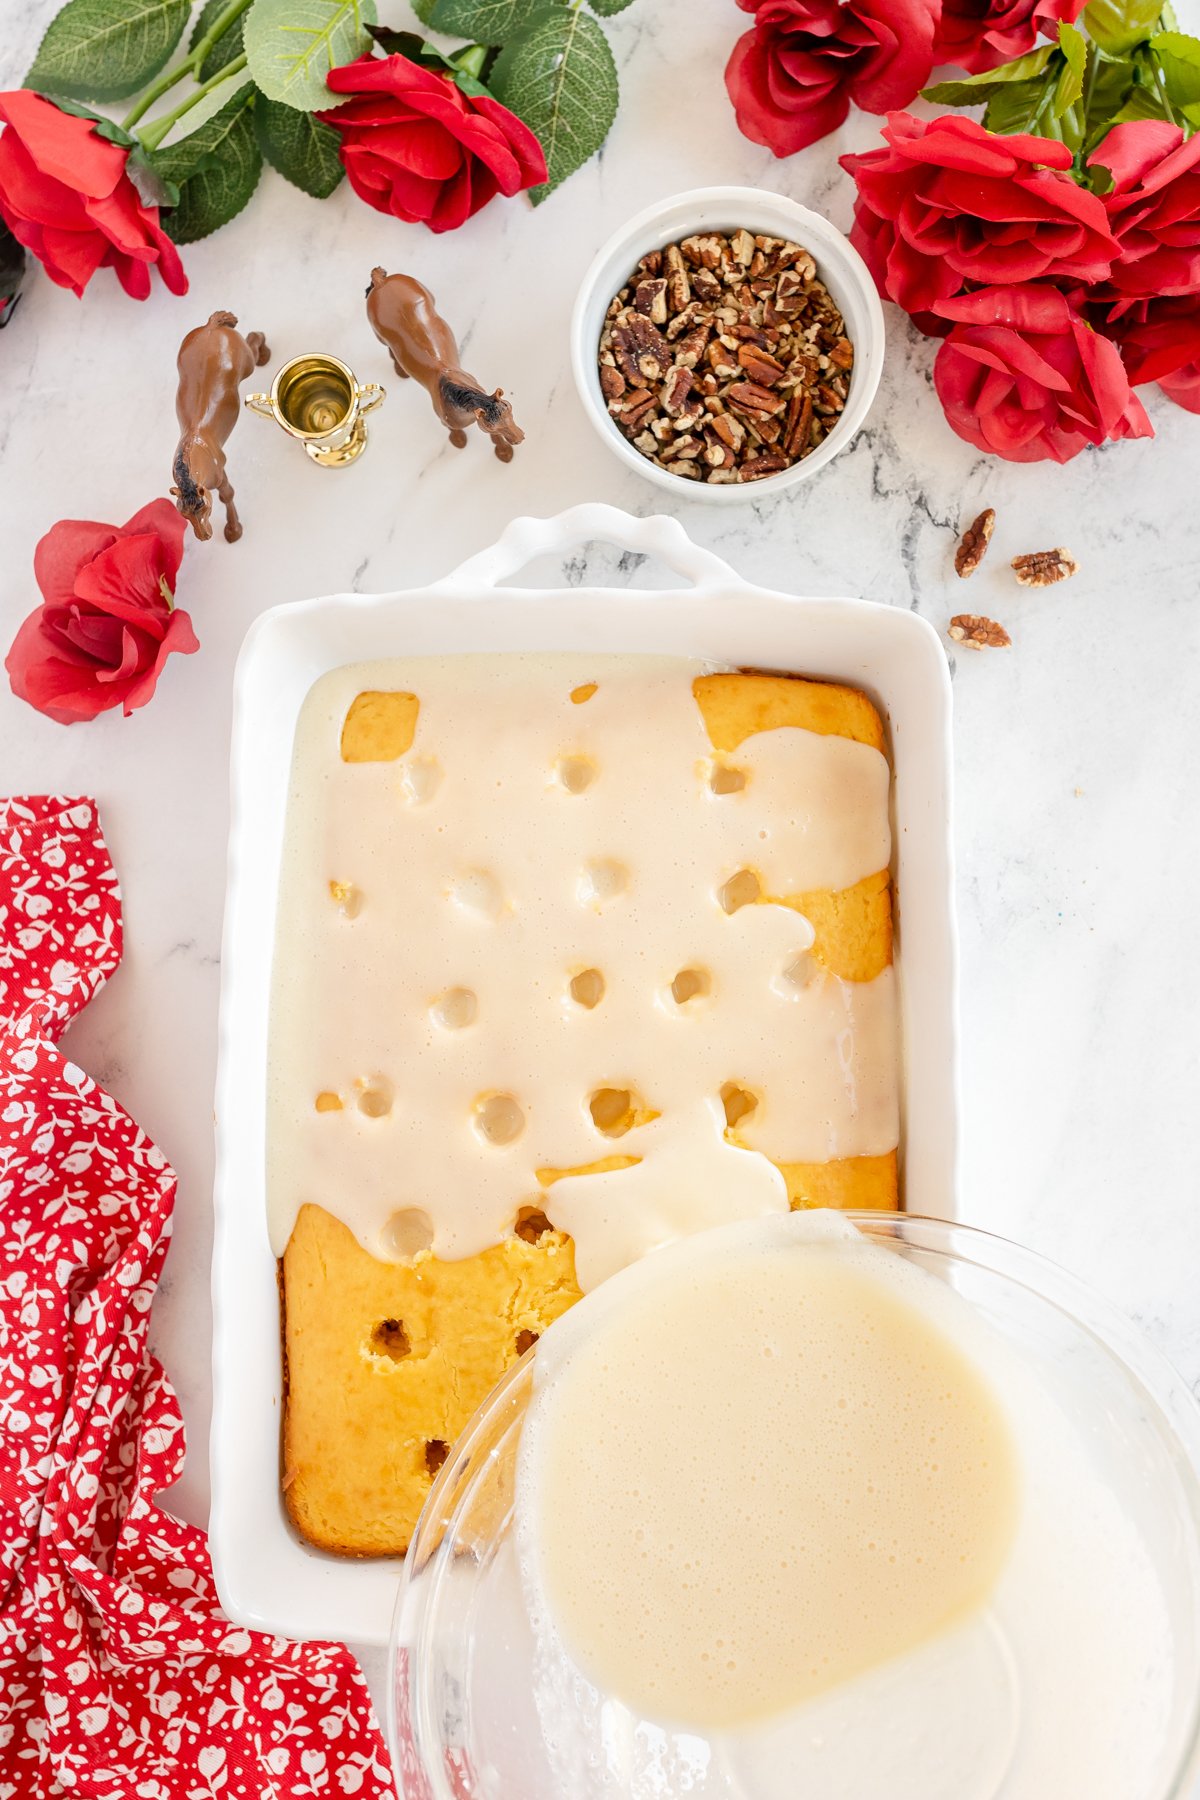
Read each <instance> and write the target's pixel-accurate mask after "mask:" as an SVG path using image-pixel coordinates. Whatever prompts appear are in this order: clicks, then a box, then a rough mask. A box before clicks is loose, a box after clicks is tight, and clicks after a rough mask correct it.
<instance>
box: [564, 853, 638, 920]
mask: <svg viewBox="0 0 1200 1800" xmlns="http://www.w3.org/2000/svg"><path fill="white" fill-rule="evenodd" d="M628 886H629V870H628V869H627V868H626V867H625V864H624V863H623V862H617V860H616V859H615V858H614V857H606V856H602V857H597V858H596V859H595V860H594V861H592V862H589V863H585V864H584V866H583V870H582V872H581V873H580V876H579V879H578V881H577V882H576V884H575V893H576V896H577V898H578V900H579V904H580V905H581V906H594V907H595V908H596V909H597V910H599V908H600V907H602V906H607V905H608V904H609V902H610V901H612V900H619V899H620V897H621V895H622V894H623V893H624V892H625V890H626V888H627V887H628Z"/></svg>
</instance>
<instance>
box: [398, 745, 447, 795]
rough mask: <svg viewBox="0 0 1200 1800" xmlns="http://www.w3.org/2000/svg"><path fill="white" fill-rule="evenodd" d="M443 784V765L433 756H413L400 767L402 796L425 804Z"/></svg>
mask: <svg viewBox="0 0 1200 1800" xmlns="http://www.w3.org/2000/svg"><path fill="white" fill-rule="evenodd" d="M441 785H442V765H441V764H440V763H439V762H437V761H436V760H435V758H434V757H432V756H412V757H409V759H408V761H407V762H405V763H403V764H402V765H401V768H400V798H401V799H402V800H404V801H406V802H407V804H408V805H409V806H424V805H425V804H426V803H427V802H428V801H430V800H432V799H433V796H434V795H435V794H436V793H437V791H438V789H439V788H440V787H441Z"/></svg>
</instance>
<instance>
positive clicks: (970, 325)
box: [933, 286, 1154, 463]
mask: <svg viewBox="0 0 1200 1800" xmlns="http://www.w3.org/2000/svg"><path fill="white" fill-rule="evenodd" d="M943 310H944V312H945V314H946V316H947V317H948V318H951V319H954V320H957V321H959V323H957V324H956V325H955V327H954V329H953V331H952V332H951V333H950V336H949V337H948V338H947V339H946V341H945V343H944V344H943V345H942V346H941V349H940V350H939V351H938V353H937V360H936V362H935V364H934V370H933V382H934V386H935V387H936V389H937V394H938V399H939V400H940V401H941V403H942V406H943V408H944V410H945V413H946V418H947V420H948V421H949V423H950V426H951V429H952V430H954V431H956V432H957V433H958V435H959V437H961V438H966V440H967V442H968V443H969V444H974V445H976V446H977V448H978V449H980V450H986V451H989V452H991V453H992V454H993V455H996V456H1003V457H1006V458H1007V459H1008V461H1009V462H1043V461H1045V460H1046V459H1050V460H1052V461H1054V462H1060V463H1061V462H1069V461H1070V459H1071V457H1073V456H1077V455H1078V454H1079V452H1080V451H1081V450H1082V449H1083V447H1084V445H1085V444H1103V443H1106V442H1107V441H1108V440H1110V439H1112V438H1127V437H1152V436H1153V435H1154V434H1153V430H1152V428H1151V425H1150V421H1149V419H1148V418H1147V417H1146V413H1145V410H1144V408H1143V406H1142V403H1141V401H1140V400H1139V399H1137V397H1136V396H1135V395H1134V394H1133V393H1132V392H1131V391H1130V387H1129V377H1128V376H1127V375H1126V373H1125V368H1124V365H1123V363H1122V361H1121V357H1120V353H1119V351H1118V350H1117V347H1116V345H1115V344H1112V343H1110V342H1109V340H1108V339H1107V338H1104V337H1099V336H1097V334H1096V333H1095V332H1094V331H1093V330H1092V329H1091V328H1090V326H1088V325H1087V324H1086V323H1085V322H1084V320H1083V319H1081V318H1080V316H1079V314H1078V313H1077V312H1076V311H1075V309H1074V307H1073V306H1072V305H1071V302H1070V300H1068V298H1067V296H1066V295H1065V294H1063V293H1061V292H1060V291H1059V289H1058V288H1054V287H1040V286H1030V287H996V288H980V289H979V290H978V291H977V292H975V293H973V294H963V295H962V296H961V297H960V298H959V299H957V300H947V301H946V302H945V303H944V308H943Z"/></svg>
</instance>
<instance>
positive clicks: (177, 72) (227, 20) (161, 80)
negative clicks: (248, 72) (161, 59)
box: [121, 0, 251, 142]
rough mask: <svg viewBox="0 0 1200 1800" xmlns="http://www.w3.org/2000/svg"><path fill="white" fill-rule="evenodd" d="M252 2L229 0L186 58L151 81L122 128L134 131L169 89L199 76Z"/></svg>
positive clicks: (249, 0)
mask: <svg viewBox="0 0 1200 1800" xmlns="http://www.w3.org/2000/svg"><path fill="white" fill-rule="evenodd" d="M250 5H251V0H229V5H228V6H227V7H225V9H224V11H223V12H220V13H218V14H217V17H216V18H215V19H214V20H213V22H212V24H211V25H210V26H209V28H208V30H207V31H206V32H205V34H204V36H203V37H202V38H201V39H200V40H199V42H198V43H197V44H196V45H195V46H194V47H193V48H192V49H191V50H189V51H188V53H187V55H186V56H185V57H184V59H183V61H182V62H181V63H178V64H177V65H176V67H175V68H173V69H166V70H164V72H163V73H162V74H161V75H160V76H159V77H158V80H157V81H152V82H151V84H150V86H149V87H148V88H147V89H146V92H145V93H144V94H143V95H142V97H141V99H140V100H139V101H138V103H137V105H136V106H135V107H134V109H133V111H132V112H131V113H130V114H129V116H128V118H126V119H123V120H122V121H121V129H122V131H132V129H133V127H134V126H135V125H136V124H137V122H138V120H139V119H141V118H144V117H145V115H146V114H147V113H148V112H149V110H150V108H151V107H152V106H153V105H154V102H155V101H156V100H157V99H159V98H160V97H161V96H162V95H163V94H165V93H166V92H167V91H168V89H170V88H173V87H174V86H175V83H176V82H177V81H182V80H183V78H184V76H185V75H195V74H196V73H197V71H198V70H199V68H200V66H201V64H202V63H203V61H204V59H205V57H206V56H207V55H208V53H209V51H210V50H211V49H212V48H213V46H214V44H216V43H217V41H218V40H219V39H220V38H223V37H224V36H225V33H226V32H227V31H228V30H229V27H230V26H231V25H236V24H237V21H238V20H239V19H240V18H241V16H242V14H243V13H244V12H248V11H249V9H250ZM155 141H156V142H157V141H158V140H157V139H156V140H155Z"/></svg>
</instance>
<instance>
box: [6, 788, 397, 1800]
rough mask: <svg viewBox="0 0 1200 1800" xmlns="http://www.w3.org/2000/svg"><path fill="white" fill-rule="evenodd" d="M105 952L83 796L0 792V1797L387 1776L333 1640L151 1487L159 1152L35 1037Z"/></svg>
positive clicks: (155, 1470) (99, 881)
mask: <svg viewBox="0 0 1200 1800" xmlns="http://www.w3.org/2000/svg"><path fill="white" fill-rule="evenodd" d="M120 960H121V908H120V892H119V889H118V887H117V881H116V876H115V874H114V871H113V867H112V864H111V862H110V861H109V856H108V851H107V849H106V847H105V843H104V839H103V837H102V836H101V833H100V827H99V824H98V821H97V818H96V809H95V806H94V805H93V803H92V802H91V801H90V800H64V799H44V798H42V799H35V800H10V801H0V1800H35V1797H36V1800H50V1797H51V1796H58V1795H73V1796H87V1797H88V1800H294V1797H298V1796H309V1795H311V1796H323V1797H325V1800H340V1797H341V1796H357V1797H358V1800H394V1796H395V1788H394V1785H393V1780H392V1775H391V1771H390V1768H389V1766H388V1759H387V1753H386V1751H385V1749H384V1745H383V1740H382V1738H381V1736H380V1732H379V1727H378V1725H377V1724H376V1721H375V1717H374V1714H373V1711H372V1708H371V1701H370V1696H369V1694H368V1692H367V1687H366V1684H365V1682H364V1680H363V1677H362V1673H361V1671H360V1669H359V1667H358V1665H357V1663H356V1662H355V1661H354V1659H353V1657H352V1656H351V1655H350V1654H349V1652H348V1651H347V1650H345V1649H343V1648H342V1647H341V1646H340V1645H337V1644H293V1643H289V1642H287V1641H286V1640H285V1639H282V1638H273V1637H268V1636H266V1635H265V1634H263V1633H261V1632H253V1631H244V1630H242V1629H241V1628H240V1627H238V1626H233V1625H231V1624H230V1623H229V1622H228V1620H226V1619H225V1618H224V1617H223V1616H222V1613H221V1609H220V1605H219V1603H218V1600H217V1594H216V1588H215V1586H214V1584H213V1577H212V1569H211V1566H210V1564H209V1559H208V1546H207V1543H206V1541H205V1537H204V1534H203V1532H201V1531H198V1530H197V1529H196V1528H195V1527H194V1526H191V1525H184V1524H181V1523H180V1522H179V1521H178V1520H177V1519H173V1518H171V1517H170V1515H169V1514H167V1513H165V1512H162V1511H161V1510H160V1509H159V1507H158V1506H157V1505H156V1503H155V1496H156V1495H157V1494H158V1493H160V1492H161V1491H162V1490H163V1489H164V1488H166V1487H169V1486H170V1484H171V1483H172V1482H173V1481H175V1480H176V1479H177V1477H178V1475H179V1472H180V1469H181V1468H182V1465H183V1455H184V1435H183V1421H182V1419H181V1417H180V1414H179V1409H178V1406H177V1404H176V1400H175V1396H174V1393H173V1392H172V1389H171V1386H170V1383H169V1382H168V1380H167V1378H166V1375H165V1374H164V1372H163V1370H162V1368H161V1367H160V1365H159V1364H158V1362H157V1361H156V1360H155V1358H154V1357H153V1356H151V1355H150V1353H149V1351H148V1350H147V1348H146V1335H147V1327H148V1323H149V1317H150V1303H151V1300H152V1298H153V1295H154V1288H155V1285H156V1283H157V1281H158V1276H159V1272H160V1270H161V1268H162V1263H163V1258H164V1256H165V1254H166V1249H167V1243H168V1240H169V1238H170V1234H171V1209H172V1205H173V1203H174V1199H175V1176H174V1173H173V1172H172V1170H171V1169H170V1167H169V1166H168V1164H167V1162H166V1160H165V1158H164V1157H163V1155H162V1152H161V1151H160V1150H158V1149H157V1148H156V1147H155V1145H154V1144H152V1143H151V1142H150V1140H149V1139H148V1138H147V1137H146V1135H145V1134H144V1132H142V1131H139V1129H138V1127H137V1126H136V1125H135V1124H134V1122H133V1120H132V1119H131V1118H130V1117H129V1116H128V1114H127V1113H125V1112H123V1111H122V1110H121V1108H120V1107H119V1106H118V1105H117V1104H116V1102H115V1101H114V1100H112V1099H110V1098H109V1096H108V1095H107V1094H105V1093H104V1092H102V1091H101V1089H100V1088H98V1087H97V1086H96V1085H95V1083H94V1082H92V1081H91V1080H89V1078H88V1077H87V1076H86V1075H85V1074H84V1073H83V1071H82V1070H81V1069H78V1068H76V1067H75V1066H74V1065H73V1064H72V1063H70V1062H68V1061H67V1060H66V1059H65V1058H64V1057H63V1056H62V1055H60V1053H59V1052H58V1050H57V1049H56V1048H55V1040H56V1039H57V1037H58V1036H59V1035H60V1034H61V1032H62V1031H63V1029H64V1028H65V1026H66V1025H67V1024H68V1022H69V1021H70V1020H71V1019H72V1018H73V1017H74V1016H75V1014H76V1013H78V1012H80V1011H81V1010H82V1008H83V1007H84V1006H85V1005H86V1004H87V1002H88V1000H89V999H90V998H91V997H92V995H93V994H94V993H95V992H96V991H97V989H98V988H100V987H101V986H102V985H103V984H104V982H105V981H106V980H107V979H108V977H109V976H110V975H111V974H112V973H113V971H114V970H115V969H116V968H117V965H118V963H119V962H120Z"/></svg>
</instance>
